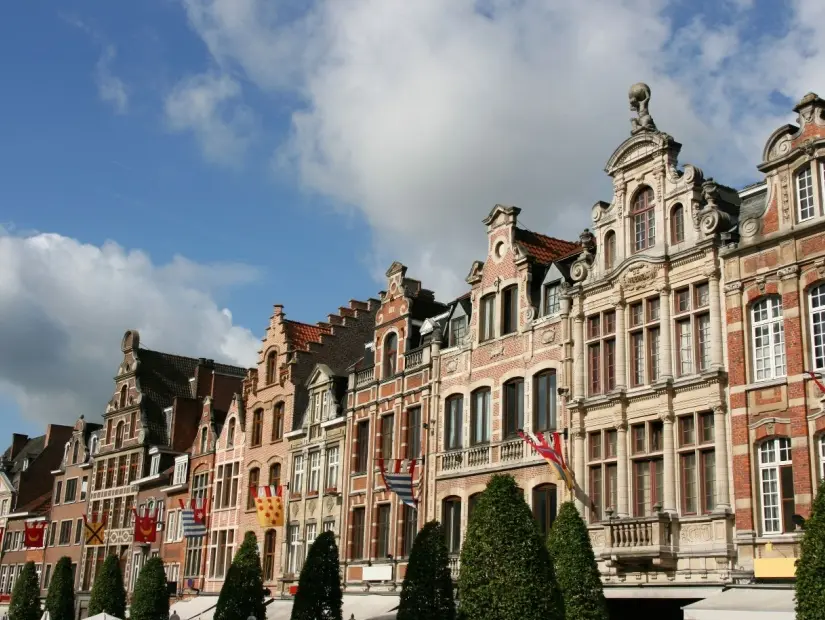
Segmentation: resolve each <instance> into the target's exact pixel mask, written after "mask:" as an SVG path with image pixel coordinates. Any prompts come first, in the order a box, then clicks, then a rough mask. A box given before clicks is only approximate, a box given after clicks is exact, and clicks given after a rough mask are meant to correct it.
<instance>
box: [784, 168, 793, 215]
mask: <svg viewBox="0 0 825 620" xmlns="http://www.w3.org/2000/svg"><path fill="white" fill-rule="evenodd" d="M782 216H783V217H784V218H785V219H786V220H787V219H790V217H791V209H790V206H789V201H788V179H787V178H786V177H784V176H783V177H782Z"/></svg>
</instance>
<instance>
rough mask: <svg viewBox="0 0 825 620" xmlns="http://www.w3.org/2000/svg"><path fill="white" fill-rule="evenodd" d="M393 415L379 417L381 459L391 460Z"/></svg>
mask: <svg viewBox="0 0 825 620" xmlns="http://www.w3.org/2000/svg"><path fill="white" fill-rule="evenodd" d="M394 430H395V415H393V414H392V413H388V414H387V415H384V416H381V458H382V459H390V458H392V444H393V439H394V438H395V433H394V432H393V431H394Z"/></svg>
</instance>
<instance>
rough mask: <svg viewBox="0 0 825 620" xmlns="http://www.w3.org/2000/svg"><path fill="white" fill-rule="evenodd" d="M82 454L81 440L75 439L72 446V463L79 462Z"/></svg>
mask: <svg viewBox="0 0 825 620" xmlns="http://www.w3.org/2000/svg"><path fill="white" fill-rule="evenodd" d="M79 456H80V442H79V441H75V442H74V446H72V465H75V464H76V463H77V459H78V457H79Z"/></svg>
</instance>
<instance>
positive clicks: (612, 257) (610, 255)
mask: <svg viewBox="0 0 825 620" xmlns="http://www.w3.org/2000/svg"><path fill="white" fill-rule="evenodd" d="M615 265H616V233H614V232H613V231H612V230H609V231H607V234H606V235H605V236H604V268H605V270H608V271H609V270H610V269H613V267H614V266H615Z"/></svg>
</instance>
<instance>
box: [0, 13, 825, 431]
mask: <svg viewBox="0 0 825 620" xmlns="http://www.w3.org/2000/svg"><path fill="white" fill-rule="evenodd" d="M0 59H2V60H0V67H1V68H2V72H1V73H0V75H2V78H3V82H2V83H3V90H2V96H0V444H4V443H8V441H10V434H11V433H12V432H23V433H28V434H37V433H40V432H42V431H43V429H44V427H45V424H47V423H49V422H55V423H68V424H71V423H73V422H74V420H76V419H77V417H78V416H79V415H85V417H86V418H87V419H91V420H98V419H99V418H100V416H101V414H102V412H103V411H104V410H105V406H106V403H107V402H108V400H109V399H110V398H111V396H112V394H113V392H114V383H113V380H112V377H113V376H114V373H115V370H116V368H117V365H118V363H119V361H120V359H121V356H122V354H121V352H120V341H121V338H122V336H123V333H124V332H125V331H126V330H127V329H138V330H139V331H140V334H141V343H142V345H143V346H145V347H148V348H153V349H157V350H163V351H168V352H172V353H179V354H183V355H189V356H192V357H208V358H214V359H215V360H218V361H223V362H226V363H234V364H238V365H242V366H251V365H254V364H256V363H257V356H258V348H259V346H260V338H261V337H262V335H263V333H264V329H265V328H266V325H267V323H268V320H269V316H270V315H271V312H272V305H273V304H275V303H280V304H284V306H285V311H286V313H287V315H288V316H289V317H290V318H293V319H297V320H302V321H307V322H315V321H319V320H324V319H325V318H326V316H327V315H328V314H329V313H332V312H335V310H336V309H337V308H338V307H339V306H341V305H344V304H346V303H347V302H348V300H350V299H366V298H368V297H376V296H377V294H378V291H380V290H381V289H382V288H383V286H384V275H383V274H384V271H385V270H386V268H387V267H388V266H389V265H390V264H391V263H392V262H393V261H394V260H400V261H402V262H403V263H404V264H406V265H407V266H408V267H409V271H408V275H409V276H410V277H414V278H417V279H420V280H422V281H423V283H424V286H426V287H427V288H432V289H434V290H435V291H436V293H437V295H438V297H439V298H441V299H445V300H447V299H450V298H452V297H454V296H457V295H459V294H461V293H462V292H463V291H464V290H465V288H466V286H467V285H466V283H465V282H464V278H465V277H466V275H467V273H468V271H469V268H470V265H471V263H472V261H473V260H476V259H483V258H484V256H485V248H486V243H485V233H484V227H483V225H482V223H481V221H482V220H483V218H484V217H485V216H486V215H487V214H488V213H489V211H490V209H491V208H492V207H493V206H494V205H495V204H496V203H502V204H514V205H517V206H519V207H521V209H522V214H521V216H520V222H521V225H522V226H524V227H526V228H530V229H533V230H536V231H539V232H542V233H544V234H549V235H552V236H556V237H561V238H568V239H576V238H577V237H578V234H579V233H580V232H581V230H582V229H583V228H585V227H587V226H588V224H589V217H590V216H589V214H590V207H591V206H592V205H593V204H594V203H595V202H596V201H598V200H608V201H609V200H610V198H611V181H610V179H609V178H608V177H607V176H606V175H605V173H604V171H603V168H604V164H605V162H606V161H607V159H608V158H609V157H610V154H611V153H612V152H613V150H614V149H615V148H616V147H617V146H618V145H619V144H620V143H621V142H622V141H623V140H624V139H626V138H627V137H628V136H629V130H630V124H629V118H630V116H631V115H632V114H631V113H630V111H629V109H628V99H627V91H628V88H629V87H630V85H631V84H633V83H635V82H639V81H643V82H646V83H647V84H649V85H650V87H651V90H652V93H653V94H652V99H651V103H650V110H651V113H652V115H653V118H654V120H655V122H656V124H657V126H658V127H659V129H660V130H662V131H666V132H667V133H669V134H670V135H672V136H674V138H676V140H678V141H679V142H680V143H682V144H683V145H684V147H683V150H682V155H681V162H682V163H692V164H694V165H697V166H699V167H701V168H702V169H703V170H704V173H705V176H706V177H713V178H715V179H716V180H717V181H719V182H721V183H724V184H726V185H730V186H733V187H737V188H738V187H743V186H744V185H747V184H749V183H751V182H754V181H757V180H759V178H760V175H759V173H758V171H757V170H756V165H757V164H758V163H759V162H760V160H761V153H762V148H763V146H764V144H765V140H766V139H767V137H768V136H769V135H770V134H771V133H772V131H773V130H774V129H776V128H777V127H779V126H780V125H782V124H785V123H788V122H794V119H795V115H794V113H793V112H792V108H793V105H794V103H795V102H796V101H798V100H799V99H800V98H801V97H802V96H803V95H804V94H805V93H806V92H808V91H817V90H818V91H820V92H823V91H825V84H824V83H823V82H825V3H823V2H821V0H794V1H787V2H778V1H777V0H764V1H760V0H718V1H717V0H709V1H705V0H675V1H667V0H590V1H589V2H580V0H557V1H555V0H449V1H446V0H417V1H416V2H410V1H409V0H351V1H347V2H342V1H340V0H317V1H309V0H300V1H299V0H141V1H140V2H101V1H99V0H98V1H93V0H63V1H60V2H57V1H47V0H42V1H37V2H7V3H3V5H2V7H0ZM823 94H825V92H824V93H823ZM4 437H5V438H6V439H3V438H4Z"/></svg>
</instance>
